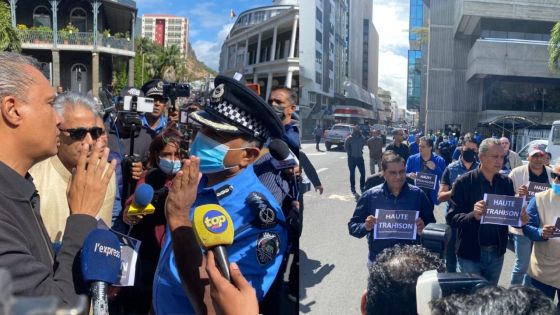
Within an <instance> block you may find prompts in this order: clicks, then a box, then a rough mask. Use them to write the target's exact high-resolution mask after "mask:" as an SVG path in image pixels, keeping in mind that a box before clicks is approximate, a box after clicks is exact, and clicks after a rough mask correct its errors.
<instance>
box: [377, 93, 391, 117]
mask: <svg viewBox="0 0 560 315" xmlns="http://www.w3.org/2000/svg"><path fill="white" fill-rule="evenodd" d="M377 99H378V100H379V101H378V102H377V104H378V105H377V113H378V115H379V118H378V122H379V123H380V124H386V125H391V124H392V122H393V113H392V107H393V106H392V100H391V92H390V91H387V90H384V89H383V88H381V87H379V88H377Z"/></svg>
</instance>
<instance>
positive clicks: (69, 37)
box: [58, 31, 93, 46]
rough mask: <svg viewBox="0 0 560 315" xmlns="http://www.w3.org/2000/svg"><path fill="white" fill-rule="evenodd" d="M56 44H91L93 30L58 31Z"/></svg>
mask: <svg viewBox="0 0 560 315" xmlns="http://www.w3.org/2000/svg"><path fill="white" fill-rule="evenodd" d="M58 44H59V45H86V46H93V32H76V33H64V32H61V31H59V32H58Z"/></svg>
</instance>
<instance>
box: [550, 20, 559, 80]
mask: <svg viewBox="0 0 560 315" xmlns="http://www.w3.org/2000/svg"><path fill="white" fill-rule="evenodd" d="M548 51H549V52H550V57H549V59H548V66H549V67H550V69H551V70H552V71H555V72H557V71H559V70H560V21H559V22H557V23H556V24H555V25H554V27H553V28H552V31H551V32H550V41H549V42H548Z"/></svg>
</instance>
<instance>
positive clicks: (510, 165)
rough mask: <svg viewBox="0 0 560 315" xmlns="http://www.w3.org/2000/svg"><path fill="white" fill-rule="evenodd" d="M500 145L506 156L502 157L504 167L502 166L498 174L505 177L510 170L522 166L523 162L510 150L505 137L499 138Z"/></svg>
mask: <svg viewBox="0 0 560 315" xmlns="http://www.w3.org/2000/svg"><path fill="white" fill-rule="evenodd" d="M500 144H501V145H502V148H503V149H504V151H505V153H506V155H505V156H504V165H503V166H502V170H501V171H500V173H502V174H504V175H507V174H509V172H511V170H512V169H514V168H516V167H518V166H521V165H523V161H521V158H520V157H519V154H517V153H515V151H512V150H510V149H509V148H510V145H511V144H510V142H509V139H508V138H507V137H501V138H500Z"/></svg>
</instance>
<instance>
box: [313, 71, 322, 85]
mask: <svg viewBox="0 0 560 315" xmlns="http://www.w3.org/2000/svg"><path fill="white" fill-rule="evenodd" d="M315 82H317V84H321V83H323V80H322V75H321V73H320V72H318V71H316V72H315Z"/></svg>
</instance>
